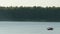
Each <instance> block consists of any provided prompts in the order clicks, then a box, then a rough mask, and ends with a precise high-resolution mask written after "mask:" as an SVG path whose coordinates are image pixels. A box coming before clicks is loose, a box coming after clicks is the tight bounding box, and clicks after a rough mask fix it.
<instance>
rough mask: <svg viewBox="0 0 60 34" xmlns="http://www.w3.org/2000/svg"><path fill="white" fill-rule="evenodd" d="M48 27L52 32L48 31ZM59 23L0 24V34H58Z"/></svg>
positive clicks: (59, 31)
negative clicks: (51, 28)
mask: <svg viewBox="0 0 60 34" xmlns="http://www.w3.org/2000/svg"><path fill="white" fill-rule="evenodd" d="M48 27H53V28H54V30H51V31H48V30H47V28H48ZM59 33H60V22H9V21H4V22H2V21H1V22H0V34H59Z"/></svg>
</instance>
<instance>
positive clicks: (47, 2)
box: [0, 0, 60, 7]
mask: <svg viewBox="0 0 60 34" xmlns="http://www.w3.org/2000/svg"><path fill="white" fill-rule="evenodd" d="M0 6H5V7H6V6H43V7H46V6H56V7H60V0H0Z"/></svg>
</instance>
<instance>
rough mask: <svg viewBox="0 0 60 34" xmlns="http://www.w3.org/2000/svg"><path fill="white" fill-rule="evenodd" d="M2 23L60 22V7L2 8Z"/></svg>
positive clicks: (0, 10)
mask: <svg viewBox="0 0 60 34" xmlns="http://www.w3.org/2000/svg"><path fill="white" fill-rule="evenodd" d="M0 21H41V22H43V21H49V22H50V21H60V7H54V6H53V7H40V6H39V7H36V6H33V7H23V6H21V7H0Z"/></svg>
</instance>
